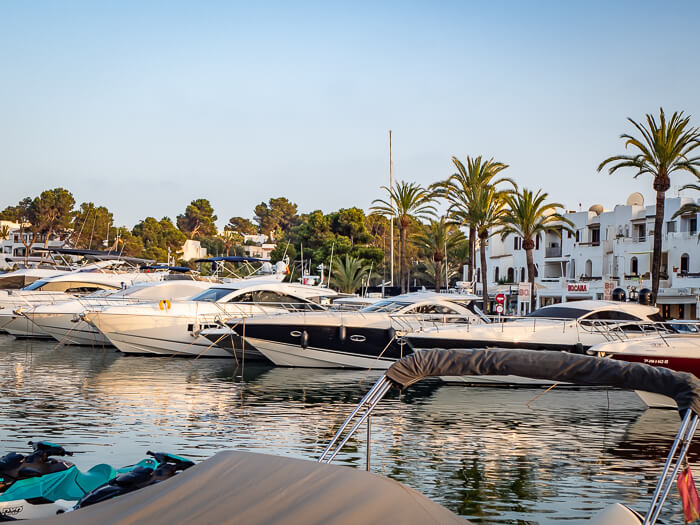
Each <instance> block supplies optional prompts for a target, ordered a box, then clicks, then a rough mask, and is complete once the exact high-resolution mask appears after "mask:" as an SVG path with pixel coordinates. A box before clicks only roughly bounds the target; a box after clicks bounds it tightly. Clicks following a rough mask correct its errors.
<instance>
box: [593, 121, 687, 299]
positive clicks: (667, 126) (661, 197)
mask: <svg viewBox="0 0 700 525" xmlns="http://www.w3.org/2000/svg"><path fill="white" fill-rule="evenodd" d="M627 120H629V122H630V123H631V124H632V125H633V126H634V127H635V128H636V130H637V131H638V132H639V134H640V135H641V138H636V137H633V136H632V135H628V134H626V133H625V134H623V135H621V136H620V138H621V139H623V140H624V142H625V149H627V148H628V147H632V148H633V149H634V150H635V153H634V154H632V155H615V156H613V157H610V158H607V159H605V160H604V161H603V162H601V163H600V165H599V166H598V171H601V170H602V169H603V168H604V167H605V166H606V165H610V166H609V168H608V173H610V174H613V173H615V172H616V171H617V170H619V169H621V168H633V169H635V170H636V171H637V172H636V173H635V175H634V178H637V177H639V176H640V175H642V174H648V175H651V176H652V187H653V188H654V191H655V192H656V211H655V217H654V250H653V255H652V268H651V291H652V294H653V296H654V301H656V297H657V294H658V292H659V275H660V270H661V249H662V247H661V243H662V237H663V236H662V232H663V229H662V228H663V221H664V208H665V204H666V191H668V189H669V188H670V187H671V175H673V174H674V173H676V172H681V171H686V172H690V173H692V174H693V175H695V176H696V177H697V176H698V175H699V173H700V172H699V171H698V169H700V157H691V154H692V153H693V151H694V150H695V149H696V148H697V147H698V146H700V129H698V128H696V127H691V126H690V117H684V116H683V112H682V111H681V112H674V113H673V115H672V116H671V119H670V120H669V121H666V116H665V115H664V110H663V108H661V109H660V110H659V123H657V122H656V119H655V118H654V116H653V115H650V114H647V115H646V120H647V122H646V126H644V125H643V124H640V123H638V122H635V121H634V120H632V119H631V118H628V119H627Z"/></svg>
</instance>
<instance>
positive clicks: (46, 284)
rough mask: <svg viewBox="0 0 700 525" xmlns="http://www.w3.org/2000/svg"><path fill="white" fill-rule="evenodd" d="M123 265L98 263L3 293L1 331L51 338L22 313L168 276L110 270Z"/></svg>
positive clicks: (112, 262) (109, 262)
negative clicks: (40, 305)
mask: <svg viewBox="0 0 700 525" xmlns="http://www.w3.org/2000/svg"><path fill="white" fill-rule="evenodd" d="M119 263H120V262H119V261H98V262H95V263H92V264H90V265H88V266H85V267H83V268H81V269H79V270H75V271H72V272H68V273H64V274H62V275H58V276H55V277H50V278H46V279H39V280H37V281H34V282H33V283H32V284H30V285H29V286H27V287H25V288H23V289H21V290H0V329H2V330H4V331H6V332H7V333H9V334H11V335H14V336H15V337H45V338H50V337H51V336H50V335H49V334H47V333H45V332H43V331H41V330H40V329H39V328H38V327H37V326H36V325H35V324H34V323H32V322H31V321H30V320H29V319H28V318H27V317H25V316H24V315H22V313H21V312H22V311H23V310H29V309H32V308H34V307H35V306H38V305H39V304H54V303H58V302H63V301H68V300H71V299H74V298H75V297H76V296H81V295H87V294H90V293H94V292H96V291H99V290H112V291H116V290H120V289H122V288H127V287H129V286H131V285H133V284H134V283H137V282H149V281H150V282H152V281H160V280H162V279H163V277H164V276H165V275H166V274H164V273H141V272H120V271H115V270H111V269H109V268H110V267H114V266H115V264H116V265H117V266H119Z"/></svg>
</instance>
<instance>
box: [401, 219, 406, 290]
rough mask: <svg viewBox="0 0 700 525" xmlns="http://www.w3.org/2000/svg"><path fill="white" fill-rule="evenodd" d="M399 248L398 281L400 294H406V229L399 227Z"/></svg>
mask: <svg viewBox="0 0 700 525" xmlns="http://www.w3.org/2000/svg"><path fill="white" fill-rule="evenodd" d="M399 239H400V244H401V246H399V280H400V281H401V293H406V227H401V232H400V237H399Z"/></svg>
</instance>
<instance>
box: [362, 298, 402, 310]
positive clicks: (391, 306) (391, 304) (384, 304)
mask: <svg viewBox="0 0 700 525" xmlns="http://www.w3.org/2000/svg"><path fill="white" fill-rule="evenodd" d="M410 304H411V303H402V302H399V301H392V300H386V301H378V302H376V303H374V304H373V305H371V306H367V307H365V308H363V309H362V310H360V311H361V312H396V311H397V310H400V309H401V308H405V307H406V306H410Z"/></svg>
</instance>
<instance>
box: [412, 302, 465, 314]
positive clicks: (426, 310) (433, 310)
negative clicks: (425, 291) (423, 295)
mask: <svg viewBox="0 0 700 525" xmlns="http://www.w3.org/2000/svg"><path fill="white" fill-rule="evenodd" d="M406 313H410V314H443V315H445V314H446V315H454V314H456V313H457V312H456V311H455V310H453V309H452V308H450V307H448V306H444V305H441V304H422V305H420V306H415V307H413V308H411V309H410V310H408V312H406Z"/></svg>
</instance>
